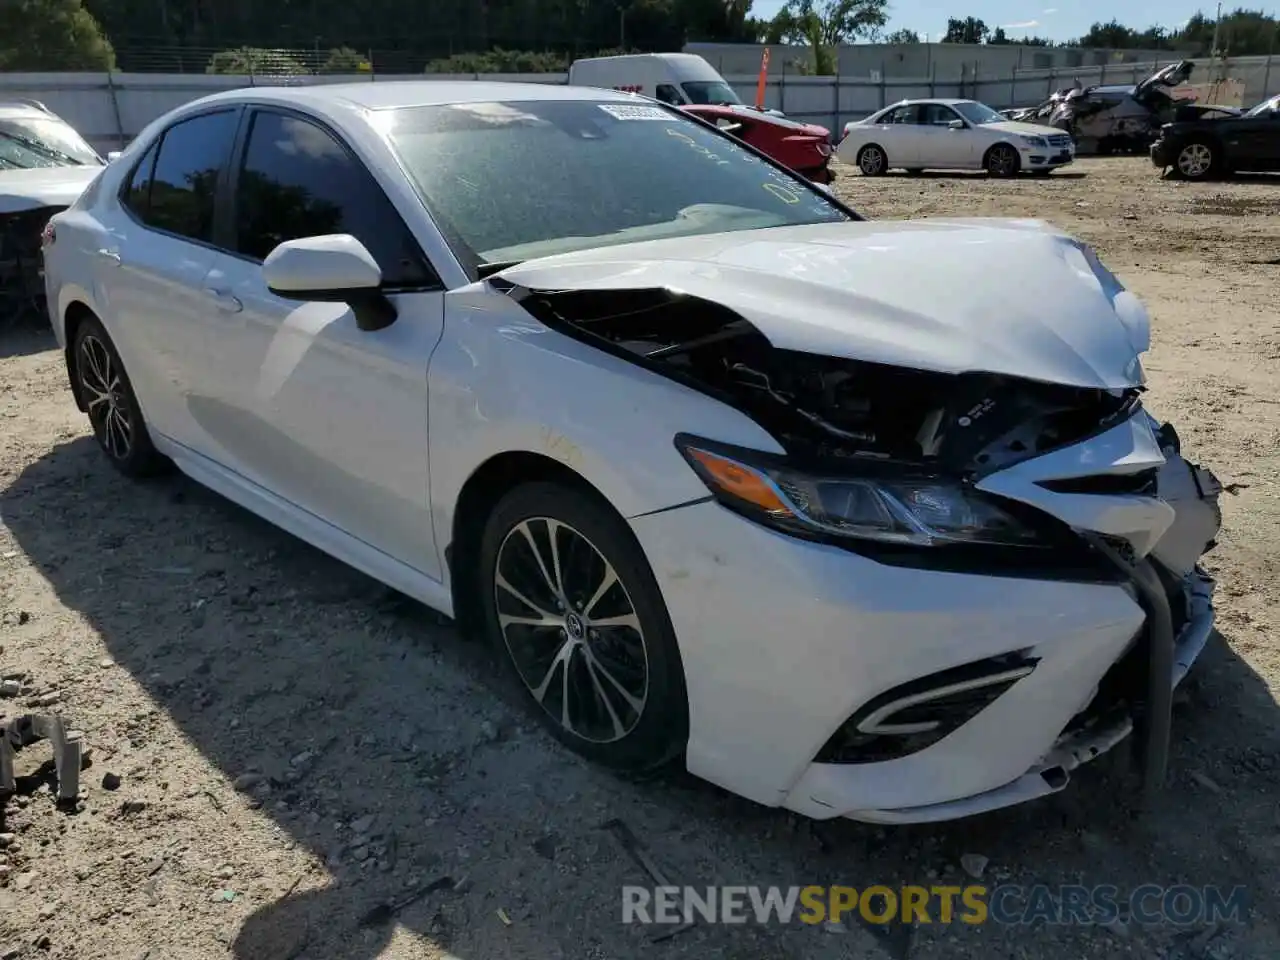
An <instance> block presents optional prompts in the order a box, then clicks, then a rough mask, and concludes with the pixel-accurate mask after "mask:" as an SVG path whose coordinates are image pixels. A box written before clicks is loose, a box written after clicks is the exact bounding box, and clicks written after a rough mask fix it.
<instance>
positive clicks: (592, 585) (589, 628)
mask: <svg viewBox="0 0 1280 960" xmlns="http://www.w3.org/2000/svg"><path fill="white" fill-rule="evenodd" d="M493 589H494V603H495V607H496V609H497V614H498V626H499V628H500V629H501V632H502V639H503V643H504V644H505V645H506V649H507V652H508V654H509V655H510V657H511V661H512V663H513V664H514V665H515V668H516V671H517V672H518V673H519V675H520V679H521V680H522V681H523V682H524V685H525V686H526V687H527V688H528V690H529V692H530V693H531V694H532V695H533V698H534V700H536V701H537V703H538V705H539V706H541V707H542V709H543V710H544V711H546V713H547V714H548V715H549V716H550V717H551V718H552V719H553V720H555V721H556V722H557V723H558V724H559V725H560V726H561V727H562V728H563V729H564V730H565V731H566V732H568V733H570V734H572V735H573V736H575V737H578V738H581V739H583V740H586V741H589V742H591V743H598V744H605V743H614V742H616V741H619V740H621V739H623V738H624V737H626V736H627V735H628V734H630V733H631V732H632V731H633V730H634V729H635V727H636V725H637V724H638V723H639V722H640V718H641V716H642V714H643V713H644V708H645V703H646V701H647V699H648V694H649V655H648V649H647V647H646V646H645V635H644V629H643V627H642V626H641V623H640V618H639V616H638V615H637V613H636V608H635V605H634V604H633V603H632V599H631V596H630V594H629V593H628V591H627V588H626V586H625V584H623V583H622V581H621V580H620V579H619V577H618V573H617V571H616V570H615V569H614V567H613V565H612V564H610V563H609V561H608V560H607V559H606V558H605V556H604V554H603V553H602V552H601V551H600V550H599V549H598V548H597V547H596V546H595V545H594V544H593V543H592V542H591V541H590V540H589V539H588V538H587V537H586V536H585V535H583V534H582V533H581V532H580V531H579V530H577V529H575V528H574V527H572V526H570V525H569V524H566V523H563V522H561V521H559V520H556V519H553V518H551V517H531V518H529V519H526V520H523V521H521V522H520V523H518V524H516V525H515V526H514V527H513V528H512V529H511V530H510V531H508V532H507V535H506V536H505V537H504V538H503V540H502V544H501V546H500V547H499V548H498V553H497V559H496V563H495V570H494V588H493Z"/></svg>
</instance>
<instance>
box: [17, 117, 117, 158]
mask: <svg viewBox="0 0 1280 960" xmlns="http://www.w3.org/2000/svg"><path fill="white" fill-rule="evenodd" d="M85 165H91V166H95V167H97V166H101V165H102V160H101V158H100V157H99V156H98V155H97V153H95V152H94V150H93V148H92V147H91V146H89V144H87V143H85V142H84V140H82V139H81V137H80V135H79V134H78V133H76V132H75V131H74V130H72V129H71V128H70V127H69V126H67V125H66V124H65V123H63V122H62V121H61V120H54V119H44V118H37V117H31V118H28V117H22V118H20V119H13V118H9V119H0V167H4V168H9V169H12V168H13V167H79V166H85Z"/></svg>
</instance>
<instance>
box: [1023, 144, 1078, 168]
mask: <svg viewBox="0 0 1280 960" xmlns="http://www.w3.org/2000/svg"><path fill="white" fill-rule="evenodd" d="M1075 158H1076V155H1075V151H1074V150H1054V149H1050V150H1047V151H1046V150H1041V149H1040V148H1038V147H1036V148H1033V149H1031V150H1024V151H1023V152H1022V168H1023V169H1024V170H1056V169H1058V168H1059V167H1065V166H1067V165H1068V164H1070V163H1073V162H1074V161H1075Z"/></svg>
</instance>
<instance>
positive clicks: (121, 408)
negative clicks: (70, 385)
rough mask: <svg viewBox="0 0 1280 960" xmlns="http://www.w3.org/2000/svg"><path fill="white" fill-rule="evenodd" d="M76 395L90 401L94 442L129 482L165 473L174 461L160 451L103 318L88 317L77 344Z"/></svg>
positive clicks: (87, 403)
mask: <svg viewBox="0 0 1280 960" xmlns="http://www.w3.org/2000/svg"><path fill="white" fill-rule="evenodd" d="M71 350H72V354H71V355H72V357H73V364H72V369H73V371H74V376H75V377H76V384H75V388H76V392H77V393H78V394H79V395H80V397H81V398H82V399H83V400H84V404H85V406H86V407H87V411H86V412H87V414H88V417H89V425H90V426H91V427H92V428H93V436H94V439H96V440H97V441H98V446H99V447H100V448H101V449H102V452H103V453H105V454H106V455H107V459H108V460H110V461H111V463H112V465H114V466H115V467H116V469H118V470H119V471H120V472H121V473H123V474H124V475H125V476H127V477H133V478H135V479H139V478H142V477H152V476H156V475H157V474H161V473H164V472H165V471H166V470H168V468H169V466H170V462H169V460H168V459H167V458H166V457H165V456H163V455H162V454H161V453H160V452H159V451H157V450H156V448H155V446H154V445H153V444H152V442H151V434H150V433H149V432H148V430H147V423H146V420H144V419H143V416H142V408H141V407H139V406H138V398H137V396H136V395H135V394H134V392H133V384H132V383H130V381H129V374H128V373H127V372H126V371H125V368H124V363H123V362H122V361H121V359H120V354H119V353H117V352H116V346H115V344H114V343H112V341H111V337H110V336H108V334H107V331H106V328H104V327H103V326H102V322H101V321H100V320H98V318H97V317H85V318H84V319H83V320H81V321H80V324H79V325H78V326H77V327H76V332H75V337H74V338H73V341H72V344H71Z"/></svg>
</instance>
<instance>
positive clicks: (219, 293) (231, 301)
mask: <svg viewBox="0 0 1280 960" xmlns="http://www.w3.org/2000/svg"><path fill="white" fill-rule="evenodd" d="M204 292H205V293H206V294H208V295H209V296H210V297H211V298H212V299H213V302H214V303H215V304H217V306H218V309H219V310H221V311H222V312H223V313H239V312H240V311H241V310H243V309H244V304H243V303H241V302H240V298H239V297H236V296H232V295H231V294H229V293H227V291H225V290H215V289H214V288H213V287H206V288H205V291H204Z"/></svg>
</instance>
